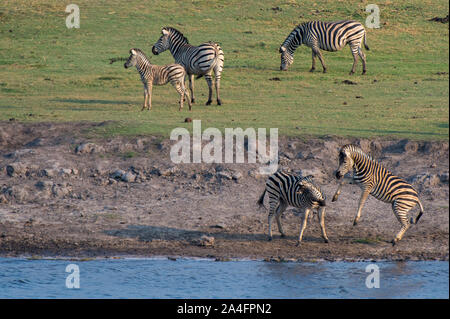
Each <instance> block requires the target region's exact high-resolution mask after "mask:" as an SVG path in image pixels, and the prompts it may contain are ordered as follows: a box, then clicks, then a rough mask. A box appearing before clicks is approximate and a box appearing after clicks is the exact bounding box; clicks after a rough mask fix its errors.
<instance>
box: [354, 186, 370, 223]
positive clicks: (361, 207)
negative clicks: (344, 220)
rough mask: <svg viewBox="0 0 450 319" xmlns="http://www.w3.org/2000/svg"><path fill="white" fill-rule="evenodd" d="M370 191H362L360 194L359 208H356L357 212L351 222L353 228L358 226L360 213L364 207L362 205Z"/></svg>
mask: <svg viewBox="0 0 450 319" xmlns="http://www.w3.org/2000/svg"><path fill="white" fill-rule="evenodd" d="M369 194H370V189H369V188H366V189H364V190H363V192H362V194H361V198H360V199H359V206H358V212H357V213H356V217H355V220H354V221H353V226H356V225H357V224H358V221H359V219H360V218H361V211H362V209H363V207H364V203H365V202H366V200H367V197H369Z"/></svg>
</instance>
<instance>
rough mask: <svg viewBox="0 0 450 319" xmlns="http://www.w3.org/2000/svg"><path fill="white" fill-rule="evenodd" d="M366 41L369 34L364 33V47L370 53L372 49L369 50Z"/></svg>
mask: <svg viewBox="0 0 450 319" xmlns="http://www.w3.org/2000/svg"><path fill="white" fill-rule="evenodd" d="M366 40H367V33H366V32H364V47H365V48H366V50H367V51H370V48H369V46H368V45H367V43H366Z"/></svg>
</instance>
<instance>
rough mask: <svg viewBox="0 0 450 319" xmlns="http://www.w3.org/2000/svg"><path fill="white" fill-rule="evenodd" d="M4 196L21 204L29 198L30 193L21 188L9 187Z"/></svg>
mask: <svg viewBox="0 0 450 319" xmlns="http://www.w3.org/2000/svg"><path fill="white" fill-rule="evenodd" d="M3 194H5V195H8V196H10V197H12V198H14V199H15V200H17V201H19V202H21V201H23V200H25V199H26V198H28V192H27V191H26V190H25V189H24V188H23V187H19V186H10V187H7V188H6V189H3Z"/></svg>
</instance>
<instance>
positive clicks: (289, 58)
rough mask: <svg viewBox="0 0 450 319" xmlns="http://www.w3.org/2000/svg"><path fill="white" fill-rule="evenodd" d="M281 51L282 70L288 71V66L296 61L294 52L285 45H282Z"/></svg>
mask: <svg viewBox="0 0 450 319" xmlns="http://www.w3.org/2000/svg"><path fill="white" fill-rule="evenodd" d="M279 52H280V53H281V65H280V70H281V71H287V69H288V67H289V66H290V65H291V64H292V62H294V54H293V53H291V52H289V50H287V49H286V48H285V47H284V46H281V47H280V50H279Z"/></svg>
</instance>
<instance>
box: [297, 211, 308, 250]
mask: <svg viewBox="0 0 450 319" xmlns="http://www.w3.org/2000/svg"><path fill="white" fill-rule="evenodd" d="M309 212H310V209H309V208H307V209H305V216H304V217H303V224H302V228H301V229H300V234H299V235H298V241H297V246H299V245H300V243H301V242H302V238H303V232H304V231H305V229H306V223H307V222H308V215H309Z"/></svg>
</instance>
